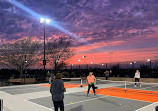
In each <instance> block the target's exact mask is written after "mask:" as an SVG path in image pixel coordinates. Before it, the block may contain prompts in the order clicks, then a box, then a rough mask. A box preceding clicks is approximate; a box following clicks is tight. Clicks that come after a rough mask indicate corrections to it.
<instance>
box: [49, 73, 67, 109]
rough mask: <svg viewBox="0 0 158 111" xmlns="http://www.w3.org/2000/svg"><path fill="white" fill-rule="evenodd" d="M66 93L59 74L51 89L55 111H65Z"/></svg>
mask: <svg viewBox="0 0 158 111" xmlns="http://www.w3.org/2000/svg"><path fill="white" fill-rule="evenodd" d="M64 92H66V89H65V87H64V83H63V81H62V75H61V74H57V75H56V76H55V80H53V81H52V83H51V87H50V93H51V94H52V101H53V104H54V109H55V111H58V108H60V111H64V102H63V99H64Z"/></svg>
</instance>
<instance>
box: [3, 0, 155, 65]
mask: <svg viewBox="0 0 158 111" xmlns="http://www.w3.org/2000/svg"><path fill="white" fill-rule="evenodd" d="M17 3H20V4H21V5H17ZM22 6H25V7H22ZM26 7H27V8H28V9H30V10H27V9H26ZM33 12H35V13H33ZM157 12H158V0H0V44H1V43H4V42H7V41H11V40H18V39H21V38H24V37H30V38H33V39H38V40H43V27H44V26H43V24H41V23H40V19H39V18H38V16H39V15H40V16H43V17H47V18H49V19H51V20H52V21H53V22H54V24H55V25H53V24H51V25H47V26H46V40H47V41H49V40H52V39H53V38H56V37H70V38H71V39H72V40H74V43H75V49H76V50H75V51H76V55H75V56H74V57H73V58H72V59H71V60H70V61H69V62H70V63H71V64H76V63H77V64H78V59H81V62H80V63H87V64H90V62H95V63H99V64H100V63H109V62H124V61H146V59H151V60H155V59H156V57H157V56H158V14H157ZM73 34H74V35H73ZM83 56H86V58H83ZM93 58H95V59H93ZM84 59H85V60H84Z"/></svg>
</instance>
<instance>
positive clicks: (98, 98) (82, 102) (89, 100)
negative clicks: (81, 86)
mask: <svg viewBox="0 0 158 111" xmlns="http://www.w3.org/2000/svg"><path fill="white" fill-rule="evenodd" d="M105 97H107V96H101V97H98V98H93V99H87V100H83V101H78V102H73V103H72V104H79V103H83V102H87V101H93V100H96V99H100V98H105ZM72 104H71V103H69V104H65V105H64V106H69V105H72ZM52 108H54V107H52Z"/></svg>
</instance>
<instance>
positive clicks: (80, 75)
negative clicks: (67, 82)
mask: <svg viewBox="0 0 158 111" xmlns="http://www.w3.org/2000/svg"><path fill="white" fill-rule="evenodd" d="M80 61H81V60H80V59H79V60H78V62H79V67H78V68H79V73H80V77H81V71H80Z"/></svg>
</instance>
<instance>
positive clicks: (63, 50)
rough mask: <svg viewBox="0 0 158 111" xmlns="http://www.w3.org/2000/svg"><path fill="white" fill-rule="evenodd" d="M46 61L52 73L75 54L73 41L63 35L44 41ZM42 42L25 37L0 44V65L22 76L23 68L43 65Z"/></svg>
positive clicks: (62, 66) (63, 65)
mask: <svg viewBox="0 0 158 111" xmlns="http://www.w3.org/2000/svg"><path fill="white" fill-rule="evenodd" d="M45 48H46V51H45V55H46V63H47V64H49V65H50V66H52V69H53V70H54V74H56V73H57V72H58V71H59V70H61V69H62V68H64V67H65V66H66V65H67V62H66V60H68V59H69V58H71V57H72V56H74V55H75V53H74V48H73V42H72V41H71V40H70V39H68V38H65V37H59V38H55V39H53V40H51V41H48V42H46V45H45ZM42 62H43V44H42V42H41V41H38V40H33V39H31V38H25V39H22V40H17V41H9V42H6V43H3V44H1V45H0V67H3V68H10V69H16V70H18V71H19V73H20V75H19V77H20V78H22V76H23V73H24V70H26V69H27V68H28V67H31V66H33V65H43V63H42Z"/></svg>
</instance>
